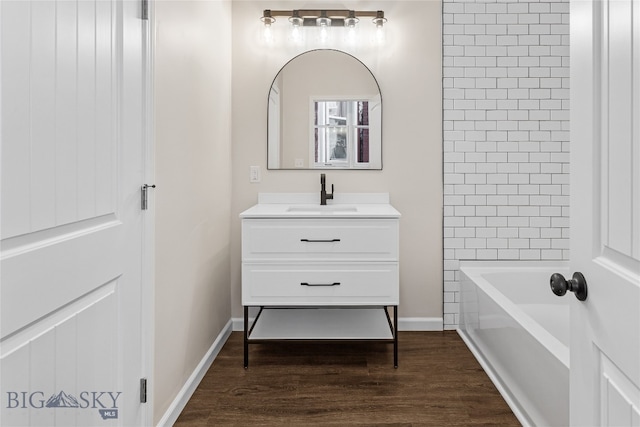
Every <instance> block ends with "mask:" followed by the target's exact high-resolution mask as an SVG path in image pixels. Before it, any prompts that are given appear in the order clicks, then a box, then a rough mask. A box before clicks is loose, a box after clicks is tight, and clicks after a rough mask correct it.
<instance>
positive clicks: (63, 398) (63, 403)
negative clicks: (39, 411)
mask: <svg viewBox="0 0 640 427" xmlns="http://www.w3.org/2000/svg"><path fill="white" fill-rule="evenodd" d="M45 406H46V407H47V408H78V407H80V405H79V404H78V399H76V398H75V397H73V396H72V395H70V394H67V393H65V392H64V391H62V390H61V391H60V393H58V394H54V395H52V396H51V397H50V398H49V400H47V403H46V404H45Z"/></svg>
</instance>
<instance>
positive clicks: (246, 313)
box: [244, 305, 249, 369]
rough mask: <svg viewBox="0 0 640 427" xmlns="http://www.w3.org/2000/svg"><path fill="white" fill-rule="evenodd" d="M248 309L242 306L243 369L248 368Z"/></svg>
mask: <svg viewBox="0 0 640 427" xmlns="http://www.w3.org/2000/svg"><path fill="white" fill-rule="evenodd" d="M248 330H249V307H248V306H246V305H245V306H244V369H247V368H249V337H248V336H247V335H248Z"/></svg>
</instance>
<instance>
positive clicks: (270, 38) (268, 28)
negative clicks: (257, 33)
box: [262, 25, 273, 44]
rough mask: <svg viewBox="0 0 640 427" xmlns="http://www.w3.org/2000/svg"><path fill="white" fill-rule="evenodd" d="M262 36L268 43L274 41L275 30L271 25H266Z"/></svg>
mask: <svg viewBox="0 0 640 427" xmlns="http://www.w3.org/2000/svg"><path fill="white" fill-rule="evenodd" d="M262 37H263V38H264V41H265V42H266V43H268V44H271V43H273V31H272V30H271V25H265V26H264V31H263V33H262Z"/></svg>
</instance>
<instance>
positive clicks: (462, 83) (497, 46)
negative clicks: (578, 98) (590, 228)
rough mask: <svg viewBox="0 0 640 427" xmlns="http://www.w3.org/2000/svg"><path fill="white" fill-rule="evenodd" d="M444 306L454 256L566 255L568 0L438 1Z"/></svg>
mask: <svg viewBox="0 0 640 427" xmlns="http://www.w3.org/2000/svg"><path fill="white" fill-rule="evenodd" d="M443 22H444V25H443V33H444V35H443V45H444V52H443V53H444V59H443V61H444V63H443V74H444V79H443V86H444V101H443V107H444V193H445V196H444V204H445V207H444V248H445V249H444V258H445V261H444V270H445V272H444V291H445V292H444V311H445V328H447V329H452V328H455V327H456V326H457V324H458V301H459V298H458V295H459V271H458V265H459V260H462V259H482V260H490V259H491V260H560V259H569V250H568V248H569V1H568V0H553V1H545V2H538V1H516V0H508V1H505V2H499V3H491V2H486V3H485V2H465V1H462V0H444V4H443Z"/></svg>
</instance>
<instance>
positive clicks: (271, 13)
mask: <svg viewBox="0 0 640 427" xmlns="http://www.w3.org/2000/svg"><path fill="white" fill-rule="evenodd" d="M276 17H287V18H291V17H296V18H302V25H303V26H305V27H315V26H317V19H318V18H329V19H330V20H331V24H330V25H331V26H332V27H343V26H344V25H345V20H347V21H348V20H349V19H351V20H353V19H355V21H353V22H357V19H358V18H372V21H373V23H374V24H376V25H377V26H382V25H383V24H384V23H385V22H387V19H386V18H385V17H384V11H382V10H375V11H371V10H349V9H294V10H271V9H265V10H264V12H263V14H262V17H261V18H260V20H261V21H262V22H264V23H265V24H266V25H270V24H272V23H273V22H275V18H276ZM348 22H349V21H348Z"/></svg>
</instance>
